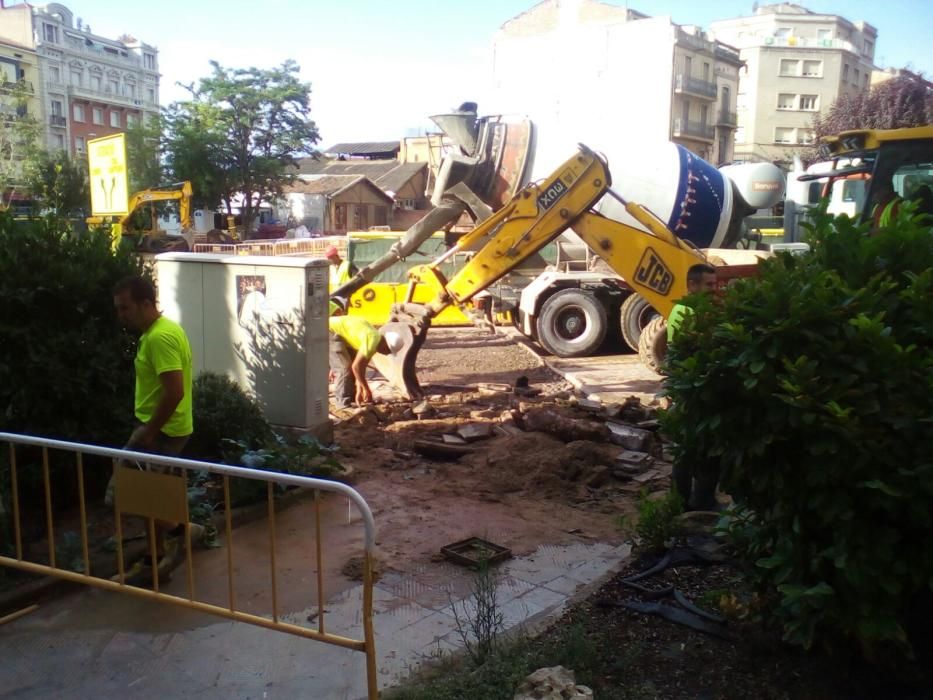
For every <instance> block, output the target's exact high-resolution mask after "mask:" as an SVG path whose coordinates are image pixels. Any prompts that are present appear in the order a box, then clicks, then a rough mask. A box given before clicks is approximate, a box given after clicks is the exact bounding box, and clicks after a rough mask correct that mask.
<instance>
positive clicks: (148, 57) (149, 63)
mask: <svg viewBox="0 0 933 700" xmlns="http://www.w3.org/2000/svg"><path fill="white" fill-rule="evenodd" d="M143 65H144V66H145V67H146V68H148V69H149V70H155V56H154V55H153V54H151V53H144V54H143Z"/></svg>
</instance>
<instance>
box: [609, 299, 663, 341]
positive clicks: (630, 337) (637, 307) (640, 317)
mask: <svg viewBox="0 0 933 700" xmlns="http://www.w3.org/2000/svg"><path fill="white" fill-rule="evenodd" d="M657 315H658V312H657V311H656V310H655V308H654V307H653V306H652V305H651V304H649V303H648V300H647V299H645V298H644V297H643V296H642V295H641V294H638V293H637V292H632V293H631V294H630V295H629V296H628V298H627V299H626V300H625V301H623V302H622V308H621V309H619V321H620V325H621V326H622V337H623V338H624V339H625V343H626V345H628V346H629V347H630V348H631V349H632V350H634V351H635V352H638V338H639V337H640V336H641V331H642V329H643V328H644V327H645V326H647V325H648V323H649V322H650V321H651V319H653V318H654V317H655V316H657Z"/></svg>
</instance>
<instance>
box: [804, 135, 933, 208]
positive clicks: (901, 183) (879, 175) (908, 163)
mask: <svg viewBox="0 0 933 700" xmlns="http://www.w3.org/2000/svg"><path fill="white" fill-rule="evenodd" d="M820 154H821V156H823V158H825V160H826V165H827V168H826V169H825V170H824V169H822V168H820V169H818V170H817V171H816V172H813V173H808V174H806V175H802V176H800V177H799V178H798V181H800V182H811V181H815V180H825V184H824V185H823V187H822V190H821V192H820V195H821V197H825V198H829V199H830V202H833V201H835V200H838V199H840V198H841V199H842V200H844V201H846V202H848V203H850V204H851V205H852V212H851V213H853V214H854V215H855V217H856V218H858V219H860V220H861V221H872V220H873V219H874V220H875V222H876V223H877V218H878V217H877V213H878V211H879V207H883V206H884V205H885V204H886V203H888V202H890V201H891V199H892V198H895V197H896V198H898V199H900V200H908V199H909V200H915V201H916V202H917V205H918V211H919V213H922V214H927V215H930V216H933V126H922V127H915V128H910V129H888V130H880V129H862V130H856V131H844V132H842V133H841V134H839V135H838V136H833V137H830V138H828V139H826V140H825V142H824V143H823V144H821V147H820Z"/></svg>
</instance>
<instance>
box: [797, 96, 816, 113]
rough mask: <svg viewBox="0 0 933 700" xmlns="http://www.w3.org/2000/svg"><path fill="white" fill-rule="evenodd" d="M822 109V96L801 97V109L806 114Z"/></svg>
mask: <svg viewBox="0 0 933 700" xmlns="http://www.w3.org/2000/svg"><path fill="white" fill-rule="evenodd" d="M819 108H820V96H819V95H801V96H800V109H802V110H804V111H805V112H815V111H817V110H818V109H819Z"/></svg>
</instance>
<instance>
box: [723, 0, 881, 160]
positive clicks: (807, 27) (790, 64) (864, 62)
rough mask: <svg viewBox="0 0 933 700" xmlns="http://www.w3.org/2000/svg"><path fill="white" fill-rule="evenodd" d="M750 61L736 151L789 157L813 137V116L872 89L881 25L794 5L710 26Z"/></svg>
mask: <svg viewBox="0 0 933 700" xmlns="http://www.w3.org/2000/svg"><path fill="white" fill-rule="evenodd" d="M711 32H712V34H713V36H715V38H717V39H720V40H722V41H724V42H726V43H728V44H731V45H733V46H735V47H737V48H738V49H739V56H740V57H741V59H742V61H743V62H744V63H745V66H746V67H745V69H743V71H742V72H741V74H740V81H739V98H738V102H737V112H738V114H737V117H738V131H737V132H736V139H735V140H736V145H735V151H736V153H735V157H736V160H742V161H769V162H781V163H788V162H790V161H791V160H792V157H793V153H794V152H795V151H796V150H798V149H800V148H801V147H802V146H805V145H806V144H809V143H812V141H813V117H814V115H816V114H818V113H820V112H825V111H826V110H828V109H829V107H830V105H832V103H833V102H834V101H835V100H836V98H837V97H839V96H840V95H842V94H847V93H848V94H851V93H854V92H858V91H862V90H868V89H869V87H870V84H871V80H872V71H873V70H874V57H875V44H876V42H877V38H878V31H877V30H876V29H875V28H874V27H873V26H871V25H870V24H867V23H866V22H862V21H858V22H854V23H853V22H850V21H849V20H847V19H845V18H843V17H839V16H837V15H825V14H819V13H815V12H812V11H810V10H808V9H806V8H803V7H800V6H799V5H794V4H790V3H781V4H775V5H764V6H761V7H759V8H758V9H757V10H756V11H755V14H754V15H752V16H749V17H738V18H735V19H728V20H720V21H716V22H713V23H712V24H711Z"/></svg>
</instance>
